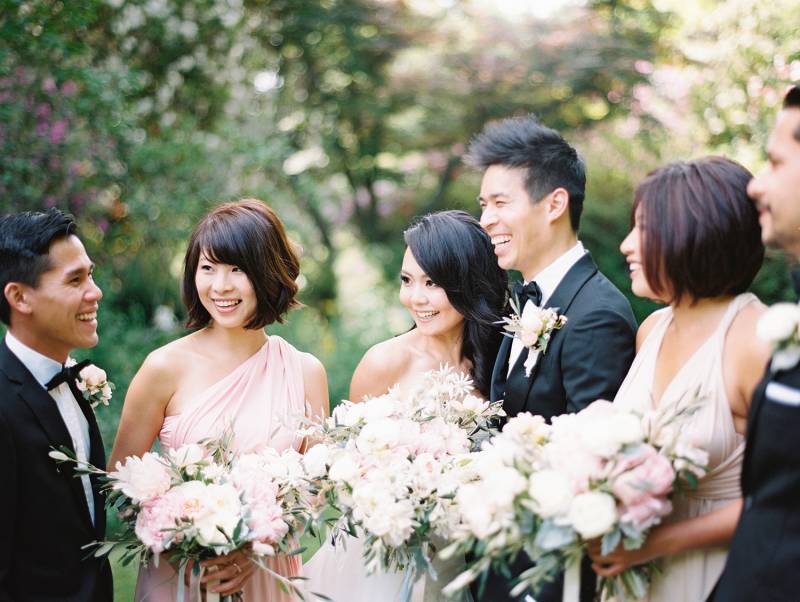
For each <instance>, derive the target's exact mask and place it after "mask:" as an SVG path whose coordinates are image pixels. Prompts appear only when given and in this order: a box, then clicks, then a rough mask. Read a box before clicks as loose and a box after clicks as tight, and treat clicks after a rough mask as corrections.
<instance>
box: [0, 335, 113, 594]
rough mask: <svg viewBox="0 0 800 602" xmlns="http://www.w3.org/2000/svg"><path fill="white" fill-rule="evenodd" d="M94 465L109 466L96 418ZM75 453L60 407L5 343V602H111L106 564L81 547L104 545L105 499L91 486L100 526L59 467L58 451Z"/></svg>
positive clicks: (0, 588) (0, 347) (0, 524)
mask: <svg viewBox="0 0 800 602" xmlns="http://www.w3.org/2000/svg"><path fill="white" fill-rule="evenodd" d="M78 401H79V403H80V405H81V409H82V410H83V412H84V415H85V416H86V418H87V420H88V422H89V436H90V442H91V455H90V458H89V460H90V462H91V463H92V464H94V465H95V466H99V467H103V466H105V453H104V451H103V442H102V441H101V439H100V432H99V430H98V428H97V422H96V421H95V418H94V413H93V412H92V409H91V408H90V407H89V404H88V403H86V402H85V401H84V400H83V399H80V400H78ZM62 445H65V446H67V447H69V448H72V440H71V438H70V436H69V431H68V430H67V427H66V425H65V424H64V422H63V420H62V418H61V414H59V412H58V407H57V406H56V403H55V401H54V400H53V398H52V397H51V396H50V394H49V393H48V392H47V391H46V390H45V389H44V387H42V386H41V385H40V384H39V383H38V382H37V381H36V379H35V378H34V377H33V375H32V374H31V373H30V372H29V371H28V369H27V368H25V366H24V365H23V364H22V362H20V361H19V359H17V357H16V356H15V355H14V354H13V353H11V351H9V349H8V347H7V346H6V344H5V341H0V458H2V481H3V488H2V493H0V601H2V602H10V601H12V600H13V601H14V602H23V601H24V602H28V601H30V602H106V601H109V600H112V599H113V595H114V594H113V587H112V581H111V568H110V566H109V564H108V561H107V560H105V559H102V560H99V559H95V558H90V559H88V560H84V557H85V556H86V555H87V551H86V550H82V549H81V546H84V545H86V544H88V543H91V542H92V541H95V540H102V539H103V538H104V537H105V530H106V518H105V511H104V507H103V502H104V500H103V498H102V496H101V495H100V494H99V493H98V484H97V482H96V480H94V479H93V481H92V486H93V489H94V506H95V517H96V520H95V524H94V525H92V521H91V517H90V515H89V508H88V505H87V504H86V497H85V495H84V491H83V486H82V484H81V480H80V479H79V478H75V477H74V471H73V469H72V466H71V465H64V464H62V465H60V466H57V465H56V462H55V460H53V459H52V458H50V457H49V456H48V453H49V452H50V451H51V449H52V447H60V446H62Z"/></svg>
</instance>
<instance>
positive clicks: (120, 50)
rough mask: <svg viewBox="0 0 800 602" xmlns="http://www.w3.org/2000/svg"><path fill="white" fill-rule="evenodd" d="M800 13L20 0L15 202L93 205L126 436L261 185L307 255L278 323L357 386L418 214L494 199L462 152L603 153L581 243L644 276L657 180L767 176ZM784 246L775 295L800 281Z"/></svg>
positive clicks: (639, 0) (617, 277) (727, 5)
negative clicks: (504, 146)
mask: <svg viewBox="0 0 800 602" xmlns="http://www.w3.org/2000/svg"><path fill="white" fill-rule="evenodd" d="M799 22H800V4H798V3H797V2H796V1H795V0H728V1H726V2H716V1H712V0H700V1H698V2H690V3H686V2H680V1H679V0H549V1H547V2H545V1H544V0H529V1H526V0H503V1H502V2H492V1H490V0H462V1H458V0H315V1H310V0H170V1H167V0H81V1H80V2H69V1H67V0H60V1H53V0H0V211H16V210H23V209H41V208H44V207H50V206H57V207H60V208H62V209H65V210H68V211H71V212H72V213H74V214H75V215H76V216H78V219H79V222H80V226H81V232H82V236H83V238H84V240H85V242H86V243H87V247H88V248H89V251H90V254H91V255H92V257H93V258H94V259H95V261H96V263H97V264H98V272H97V279H98V281H99V283H100V285H101V286H102V287H103V290H104V292H105V300H104V301H103V304H102V309H101V316H100V323H101V343H100V346H99V347H98V348H97V349H96V350H93V351H92V352H91V356H92V358H93V359H94V360H95V361H96V362H97V363H98V364H100V365H101V366H103V367H104V368H106V369H107V370H108V371H109V373H110V374H112V375H113V379H114V380H115V381H116V383H117V385H118V390H117V394H116V400H115V402H114V404H113V405H112V407H111V409H110V410H108V411H107V412H106V414H105V415H104V416H102V417H101V418H102V423H103V429H104V435H105V439H106V442H107V443H108V444H109V445H110V443H111V441H113V435H114V431H115V428H116V423H117V417H118V413H119V409H120V405H121V402H122V399H123V397H124V393H125V390H126V388H127V384H128V382H129V380H130V378H131V376H132V375H133V373H134V372H135V370H136V368H137V367H138V365H139V364H140V363H141V361H142V359H143V357H144V356H145V355H146V353H148V352H149V351H150V350H151V349H153V348H155V347H156V346H158V345H160V344H162V343H163V342H166V341H167V340H170V339H172V338H174V337H176V336H179V335H180V334H181V333H182V329H181V326H180V324H181V322H182V320H183V318H184V312H183V309H182V307H181V304H180V295H179V289H178V277H179V275H180V270H181V260H182V253H183V250H184V245H185V242H186V240H187V238H188V234H189V232H190V230H191V228H192V225H193V224H194V223H195V221H196V220H197V219H198V218H199V217H200V216H201V215H202V214H203V213H204V212H205V211H206V210H207V209H208V208H209V207H211V206H213V205H215V204H217V203H219V202H221V201H225V200H233V199H237V198H241V197H245V196H254V197H257V198H261V199H263V200H265V201H266V202H267V203H269V204H270V205H272V206H273V207H274V208H275V209H276V210H277V211H278V213H279V214H280V215H281V217H282V218H283V220H284V221H285V223H286V225H287V227H288V229H289V231H290V234H291V235H292V237H293V238H294V239H295V240H296V241H298V242H299V243H300V244H301V245H302V247H303V249H304V254H303V274H302V276H301V279H300V284H301V287H302V291H301V298H302V300H303V302H304V303H305V305H306V307H305V308H304V309H302V310H300V311H296V312H293V313H292V315H291V317H290V320H289V322H288V324H287V325H285V326H281V327H279V328H275V329H272V331H273V332H277V333H280V334H281V335H283V336H285V337H286V338H288V339H289V340H290V341H292V342H293V343H295V344H296V345H297V346H298V347H300V348H301V349H304V350H308V351H311V352H312V353H315V354H316V355H317V356H319V357H320V359H322V361H323V362H324V363H325V365H326V367H327V369H328V374H329V379H330V384H331V398H332V400H333V401H334V402H335V401H337V400H339V399H341V398H343V397H346V396H347V388H348V384H349V378H350V375H351V374H352V371H353V368H354V367H355V365H356V363H357V361H358V359H359V358H360V356H361V354H362V353H363V352H364V351H365V349H366V348H367V347H368V346H369V345H371V344H372V343H375V342H377V341H379V340H381V339H383V338H386V337H388V336H391V335H392V334H397V333H399V332H402V331H404V330H405V329H407V328H408V327H409V326H410V323H411V322H410V320H409V318H408V317H407V316H406V315H405V313H404V311H403V310H402V308H401V307H400V305H399V303H398V302H397V299H396V274H397V272H398V269H399V265H400V258H401V256H402V252H403V246H402V231H403V229H404V228H405V227H406V226H407V225H408V224H409V222H410V221H411V220H412V219H413V217H414V216H416V215H420V214H423V213H426V212H429V211H436V210H439V209H444V208H464V209H466V210H468V211H471V212H473V213H475V212H476V209H477V208H476V203H475V200H474V199H475V195H476V192H477V190H478V183H479V175H478V174H475V173H471V172H470V171H468V170H465V168H464V167H463V165H462V162H461V156H462V154H463V153H464V150H465V147H466V144H467V142H468V141H469V139H470V137H471V136H472V135H473V134H475V133H476V132H478V131H479V130H480V129H481V128H482V127H483V125H484V124H485V123H486V122H487V121H488V120H491V119H497V118H503V117H506V116H509V115H515V114H525V113H535V114H537V115H538V116H539V117H540V118H541V120H542V121H543V122H544V123H545V124H547V125H549V126H551V127H554V128H556V129H558V130H559V131H561V132H562V133H563V134H564V135H565V136H566V137H567V138H568V139H569V140H570V141H571V142H572V143H573V144H574V145H575V146H576V147H577V148H578V149H579V150H580V151H581V152H582V153H583V155H584V156H585V158H586V159H587V162H588V165H589V183H588V188H589V190H588V196H587V199H588V200H587V203H586V209H585V212H586V213H585V217H584V219H583V222H582V231H581V238H582V240H583V241H584V243H585V244H586V245H587V247H588V248H589V249H590V250H591V251H592V253H593V255H594V257H595V259H596V260H597V262H598V263H599V264H600V266H601V269H603V271H604V272H605V273H606V274H608V275H609V276H610V277H611V278H612V280H614V281H615V282H616V284H617V285H618V286H619V287H620V289H621V290H623V291H625V292H628V291H629V284H628V277H627V272H626V266H625V264H624V261H623V260H622V256H621V255H620V253H619V251H618V245H619V243H620V241H621V240H622V239H623V237H624V236H625V234H626V232H627V230H628V227H629V219H630V215H629V213H630V205H631V199H632V194H633V189H634V187H635V185H636V183H637V181H639V180H640V179H641V178H642V176H643V175H645V174H646V173H647V172H648V171H650V170H651V169H653V168H654V167H656V166H658V165H660V164H662V163H665V162H667V161H671V160H675V159H679V158H692V157H697V156H700V155H704V154H710V153H721V154H726V155H728V156H730V157H732V158H734V159H737V160H739V161H741V162H742V163H743V164H744V165H746V166H747V167H749V168H751V169H753V170H756V169H759V168H760V166H761V164H762V162H763V158H762V157H763V151H762V149H763V147H764V143H765V138H766V133H767V132H768V130H769V127H770V124H771V122H772V120H773V117H774V114H775V111H776V110H777V107H778V105H779V103H780V100H781V96H782V92H783V89H784V87H785V85H786V84H788V83H789V82H792V81H794V82H797V81H798V80H800V38H798V36H797V35H796V24H797V23H799ZM781 261H782V260H781V259H780V258H774V257H773V258H770V259H768V261H767V263H766V264H765V267H764V269H763V270H762V273H761V274H760V276H759V278H758V280H757V282H756V285H755V287H754V288H755V290H756V292H757V293H759V294H760V295H761V296H762V298H763V299H764V300H765V301H768V302H773V301H776V300H779V299H782V298H787V297H788V296H789V285H788V277H787V275H786V270H785V266H784V265H783V264H782V262H781ZM631 301H632V303H633V305H634V308H635V310H636V313H637V315H638V317H639V318H640V319H642V318H643V317H644V316H646V315H647V313H649V312H650V311H652V309H653V308H654V307H655V306H654V305H653V304H651V303H648V302H644V301H642V300H639V299H635V298H631Z"/></svg>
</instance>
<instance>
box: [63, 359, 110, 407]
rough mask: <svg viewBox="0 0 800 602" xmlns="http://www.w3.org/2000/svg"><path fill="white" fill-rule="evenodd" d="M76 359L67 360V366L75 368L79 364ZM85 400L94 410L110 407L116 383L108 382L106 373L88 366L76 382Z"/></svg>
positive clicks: (95, 367) (93, 366)
mask: <svg viewBox="0 0 800 602" xmlns="http://www.w3.org/2000/svg"><path fill="white" fill-rule="evenodd" d="M77 363H78V362H76V361H75V360H74V359H72V358H69V359H67V364H66V365H67V366H74V365H75V364H77ZM75 385H76V386H77V387H78V389H79V390H80V392H81V393H83V398H84V399H85V400H86V401H88V402H89V404H90V405H91V407H92V409H94V408H96V407H97V406H98V405H100V404H102V405H104V406H107V405H108V402H109V401H111V392H112V391H113V390H114V383H112V382H111V381H109V380H108V376H106V371H105V370H103V369H102V368H98V367H97V366H95V365H89V366H86V367H85V368H84V369H83V370H81V371H80V373H79V374H78V380H77V381H76V382H75Z"/></svg>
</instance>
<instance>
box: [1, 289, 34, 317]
mask: <svg viewBox="0 0 800 602" xmlns="http://www.w3.org/2000/svg"><path fill="white" fill-rule="evenodd" d="M30 292H31V288H30V287H29V286H26V285H24V284H20V283H19V282H9V283H8V284H6V286H5V288H4V289H3V295H4V296H5V298H6V301H8V304H9V305H10V306H11V309H13V310H14V311H17V312H19V313H21V314H26V315H30V314H32V313H33V305H32V304H31V298H30V297H31V295H30Z"/></svg>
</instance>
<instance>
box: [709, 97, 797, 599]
mask: <svg viewBox="0 0 800 602" xmlns="http://www.w3.org/2000/svg"><path fill="white" fill-rule="evenodd" d="M767 155H768V158H769V164H768V166H767V168H766V170H765V171H764V172H763V173H761V174H759V175H758V176H757V177H755V178H753V180H751V181H750V184H749V185H748V187H747V192H748V193H749V194H750V196H751V197H752V198H753V199H754V200H755V202H756V204H757V206H758V209H759V221H760V223H761V237H762V239H763V240H764V242H765V243H766V244H768V245H772V246H775V247H778V248H780V249H783V250H784V251H785V252H786V253H787V254H789V255H790V256H792V257H793V259H794V260H795V261H797V260H798V259H800V87H798V86H794V87H793V88H791V89H790V90H789V92H788V93H787V94H786V97H785V99H784V103H783V109H782V110H781V111H780V113H779V114H778V120H777V123H776V125H775V129H774V130H773V131H772V133H771V135H770V137H769V142H768V143H767ZM793 276H794V281H795V288H796V289H797V288H798V287H797V285H798V282H799V281H800V279H799V278H797V276H798V273H797V272H795V273H794V274H793ZM797 292H798V294H800V290H797ZM798 436H800V364H798V365H795V366H794V367H792V368H789V369H787V370H776V369H773V368H772V367H769V368H767V373H766V375H765V376H764V379H763V380H762V381H761V383H760V384H759V386H758V387H757V388H756V390H755V392H754V393H753V402H752V403H751V404H750V414H749V416H748V420H747V442H746V447H745V454H744V463H743V465H742V495H743V496H744V502H743V505H742V514H741V516H740V518H739V524H738V526H737V527H736V532H735V533H734V535H733V541H732V542H731V547H730V551H729V553H728V561H727V563H726V564H725V569H724V570H723V572H722V576H721V577H720V580H719V582H718V583H717V586H716V588H715V590H714V592H712V594H711V596H710V598H709V600H714V602H733V601H737V602H738V601H741V602H745V601H747V602H749V601H751V600H769V601H770V602H789V601H795V600H798V599H800V446H798V442H797V440H798Z"/></svg>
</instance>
